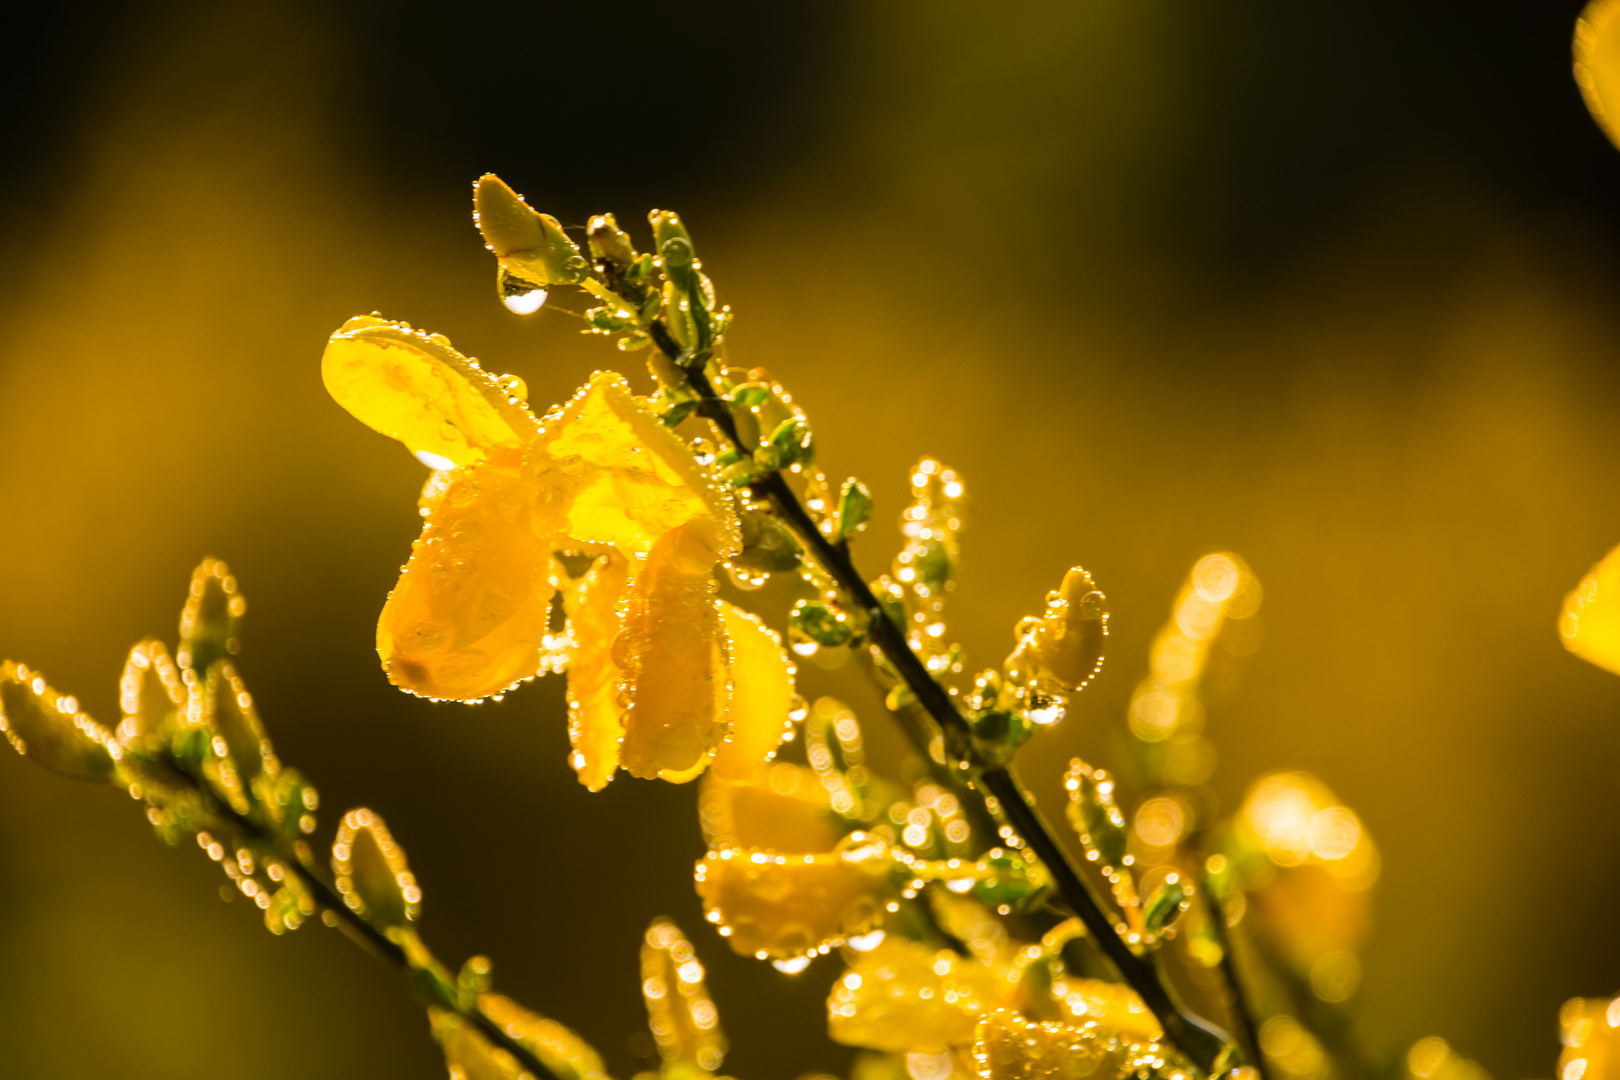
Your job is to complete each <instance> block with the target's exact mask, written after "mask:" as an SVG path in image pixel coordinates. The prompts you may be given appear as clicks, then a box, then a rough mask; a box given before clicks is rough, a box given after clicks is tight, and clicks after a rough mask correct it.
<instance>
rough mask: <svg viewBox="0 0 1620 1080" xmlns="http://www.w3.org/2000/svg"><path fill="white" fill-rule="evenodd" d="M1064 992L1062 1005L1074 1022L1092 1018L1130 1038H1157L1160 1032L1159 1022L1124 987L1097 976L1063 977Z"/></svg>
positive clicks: (1085, 1021)
mask: <svg viewBox="0 0 1620 1080" xmlns="http://www.w3.org/2000/svg"><path fill="white" fill-rule="evenodd" d="M1065 985H1066V986H1067V988H1068V995H1067V996H1066V997H1064V998H1063V1000H1062V1004H1063V1009H1064V1011H1065V1012H1067V1013H1068V1014H1069V1019H1070V1021H1071V1022H1072V1023H1075V1024H1085V1023H1087V1022H1088V1021H1091V1020H1095V1021H1097V1022H1099V1023H1102V1024H1105V1025H1107V1026H1108V1027H1111V1028H1113V1029H1114V1030H1115V1031H1117V1032H1119V1033H1120V1034H1121V1035H1124V1036H1125V1037H1126V1038H1128V1039H1131V1040H1132V1041H1148V1040H1153V1039H1158V1038H1160V1037H1161V1036H1162V1035H1163V1034H1164V1029H1163V1028H1161V1027H1160V1026H1159V1021H1158V1020H1157V1019H1156V1018H1155V1017H1154V1015H1153V1014H1152V1013H1150V1012H1148V1008H1147V1006H1146V1005H1144V1004H1142V999H1141V998H1139V997H1137V996H1136V994H1135V993H1133V992H1132V991H1131V989H1130V987H1128V986H1122V985H1120V984H1119V983H1111V982H1104V981H1103V980H1101V979H1073V978H1071V979H1067V980H1065Z"/></svg>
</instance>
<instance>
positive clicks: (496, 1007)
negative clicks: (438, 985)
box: [430, 993, 607, 1080]
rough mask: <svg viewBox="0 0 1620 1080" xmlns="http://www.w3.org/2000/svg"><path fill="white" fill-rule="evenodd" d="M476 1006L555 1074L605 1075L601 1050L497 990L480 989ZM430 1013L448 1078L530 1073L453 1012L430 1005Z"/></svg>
mask: <svg viewBox="0 0 1620 1080" xmlns="http://www.w3.org/2000/svg"><path fill="white" fill-rule="evenodd" d="M478 1008H479V1011H480V1012H482V1013H483V1014H484V1015H485V1016H487V1017H489V1019H491V1020H493V1021H494V1022H495V1023H496V1024H497V1025H499V1026H500V1027H501V1028H502V1029H503V1030H504V1031H505V1032H506V1033H507V1034H508V1035H510V1036H512V1038H513V1039H515V1040H517V1042H518V1043H519V1045H521V1046H522V1047H523V1048H524V1049H525V1050H528V1051H529V1052H530V1053H531V1054H533V1055H534V1056H535V1057H537V1058H539V1059H540V1061H541V1062H542V1063H543V1064H544V1065H545V1066H546V1068H548V1069H550V1070H551V1074H552V1075H553V1076H555V1077H556V1078H557V1080H605V1078H606V1076H607V1070H606V1069H604V1068H603V1066H602V1058H601V1055H599V1054H598V1053H597V1052H596V1051H595V1050H594V1049H592V1048H591V1046H590V1045H589V1044H588V1043H586V1042H585V1040H584V1039H581V1038H580V1037H579V1036H578V1035H577V1034H575V1033H574V1032H573V1031H571V1030H570V1029H569V1028H567V1027H565V1026H563V1025H562V1024H559V1023H557V1021H555V1020H551V1019H548V1018H546V1017H544V1016H541V1015H539V1014H538V1013H532V1012H530V1011H529V1010H528V1009H525V1008H524V1007H523V1006H521V1005H519V1004H518V1003H517V1002H515V1001H513V1000H512V999H511V998H509V997H504V996H502V995H500V994H490V993H485V994H479V995H478ZM430 1019H431V1021H432V1024H433V1034H434V1036H435V1037H436V1038H437V1039H438V1040H439V1042H440V1044H441V1045H442V1046H443V1047H444V1060H445V1064H446V1065H447V1066H448V1067H449V1069H450V1077H451V1080H522V1078H523V1077H526V1076H529V1075H530V1073H529V1072H527V1071H526V1070H525V1069H524V1068H523V1067H522V1065H520V1064H519V1063H518V1061H517V1059H516V1058H514V1057H513V1056H512V1055H511V1054H509V1053H507V1052H506V1051H505V1050H503V1049H501V1048H499V1047H497V1046H494V1045H492V1044H491V1043H490V1042H489V1041H488V1040H487V1039H485V1038H484V1036H483V1035H482V1034H481V1033H480V1032H479V1031H478V1030H477V1029H476V1028H474V1027H473V1026H472V1025H471V1024H468V1023H467V1022H466V1021H465V1020H462V1019H461V1017H459V1016H457V1015H456V1014H455V1013H452V1012H449V1011H447V1010H444V1009H434V1010H432V1011H431V1013H430Z"/></svg>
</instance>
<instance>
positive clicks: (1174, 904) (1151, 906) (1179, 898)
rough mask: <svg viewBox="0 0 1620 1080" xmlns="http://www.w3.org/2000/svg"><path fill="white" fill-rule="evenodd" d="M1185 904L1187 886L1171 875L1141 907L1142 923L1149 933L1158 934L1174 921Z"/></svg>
mask: <svg viewBox="0 0 1620 1080" xmlns="http://www.w3.org/2000/svg"><path fill="white" fill-rule="evenodd" d="M1186 902H1187V886H1185V885H1183V884H1182V882H1181V878H1180V877H1178V876H1177V875H1175V874H1171V875H1170V876H1169V877H1168V878H1166V879H1165V882H1164V884H1163V885H1160V886H1159V887H1158V888H1157V889H1154V890H1153V895H1151V896H1149V897H1148V898H1147V903H1145V904H1143V905H1142V922H1143V923H1144V924H1146V926H1147V928H1148V930H1149V932H1151V933H1158V932H1159V931H1160V930H1163V929H1164V928H1165V927H1167V926H1169V925H1170V924H1171V923H1173V922H1175V921H1176V919H1177V918H1178V917H1179V916H1180V915H1181V912H1182V910H1183V908H1184V905H1185V904H1186Z"/></svg>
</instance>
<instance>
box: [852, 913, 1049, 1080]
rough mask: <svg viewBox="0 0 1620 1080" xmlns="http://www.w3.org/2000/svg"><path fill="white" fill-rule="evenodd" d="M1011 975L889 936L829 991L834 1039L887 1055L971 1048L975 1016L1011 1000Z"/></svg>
mask: <svg viewBox="0 0 1620 1080" xmlns="http://www.w3.org/2000/svg"><path fill="white" fill-rule="evenodd" d="M1017 978H1018V977H1017V973H1016V970H1015V969H1014V968H1011V967H1007V966H1004V965H994V966H992V965H990V964H985V963H981V962H980V961H979V960H976V959H972V958H969V957H964V956H959V955H957V954H956V953H954V952H952V951H950V950H949V949H933V948H930V947H928V946H927V945H923V944H922V943H920V942H916V941H909V940H907V939H905V938H899V937H894V936H892V935H891V936H889V937H886V938H884V939H883V941H882V942H880V943H879V944H878V945H877V946H876V947H875V948H873V949H871V950H870V951H868V952H865V953H861V954H859V955H857V956H856V957H855V959H854V961H853V962H852V963H851V964H850V967H849V970H848V971H846V972H845V973H844V975H843V977H842V978H840V979H839V980H838V981H837V982H836V983H834V984H833V988H832V993H831V994H829V995H828V997H827V1031H828V1034H829V1035H831V1036H832V1038H833V1040H834V1041H836V1042H841V1043H843V1044H844V1045H846V1046H862V1047H865V1048H867V1049H869V1050H885V1051H889V1052H891V1053H902V1052H921V1053H934V1054H937V1053H942V1052H944V1051H946V1050H951V1049H962V1048H965V1047H968V1046H972V1045H973V1042H974V1031H975V1029H976V1028H977V1026H978V1023H979V1017H980V1016H982V1015H983V1014H985V1013H987V1012H991V1011H994V1010H995V1009H998V1008H1000V1007H1001V1006H1002V1005H1004V1004H1010V1003H1011V1002H1012V1000H1013V997H1014V995H1015V994H1016V992H1017V985H1018V984H1017Z"/></svg>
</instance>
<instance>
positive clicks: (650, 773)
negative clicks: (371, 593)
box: [321, 317, 793, 790]
mask: <svg viewBox="0 0 1620 1080" xmlns="http://www.w3.org/2000/svg"><path fill="white" fill-rule="evenodd" d="M321 370H322V377H323V379H324V381H325V383H326V386H327V389H328V390H329V391H330V392H331V394H332V396H333V398H335V399H336V400H337V401H338V403H339V404H341V405H343V407H344V408H346V409H348V410H349V411H350V412H351V413H353V414H354V415H355V416H356V417H357V418H359V419H360V420H362V421H363V422H365V423H366V424H367V425H369V426H370V427H372V428H374V429H376V430H377V431H379V432H382V433H383V434H385V435H389V436H391V437H393V438H396V439H398V440H400V441H401V442H403V443H404V444H405V445H406V447H407V448H408V449H410V450H411V452H412V453H414V454H416V456H417V457H418V458H420V459H421V460H422V461H424V462H425V463H427V464H428V465H430V466H432V467H433V468H434V469H435V470H436V471H435V472H434V474H433V476H432V477H431V478H430V479H429V481H428V483H427V485H426V487H425V489H424V491H423V495H422V498H421V501H420V505H421V509H422V514H423V516H424V517H425V518H426V522H425V524H424V527H423V531H422V535H421V537H420V538H419V539H418V540H417V542H416V544H415V546H414V547H413V549H412V553H411V558H410V561H409V563H408V564H407V565H406V567H405V570H404V572H403V573H402V574H401V576H400V580H399V584H398V585H396V586H395V588H394V590H393V592H392V593H390V595H389V598H388V602H387V603H386V604H385V605H384V607H383V612H382V616H381V618H380V619H379V620H378V624H377V651H378V654H379V655H380V656H381V658H382V664H383V669H384V670H385V671H386V672H387V674H388V677H389V679H390V681H392V682H393V683H394V684H395V685H397V686H399V687H401V688H402V689H404V690H407V691H409V692H411V693H416V694H421V695H424V696H426V697H431V698H448V699H453V700H458V701H476V700H479V699H482V698H486V697H490V696H494V695H497V694H501V693H504V692H505V691H507V690H509V689H511V688H512V687H514V686H516V685H517V684H519V683H521V682H523V681H525V680H527V679H530V678H532V677H534V676H535V675H537V674H539V673H541V672H542V671H544V670H547V669H549V668H560V667H562V666H563V664H564V663H566V664H567V666H568V670H569V694H568V698H569V737H570V742H571V744H572V747H573V753H572V755H571V761H572V763H573V765H574V768H575V770H576V771H577V772H578V774H579V777H580V780H581V782H582V783H584V784H585V785H586V786H587V787H589V788H591V789H592V790H598V789H600V788H601V787H602V786H603V785H605V784H606V783H607V782H608V781H609V780H610V779H611V778H612V776H613V774H614V772H615V771H616V770H617V769H618V768H619V767H621V766H622V767H624V768H625V769H627V770H628V771H629V772H630V773H632V774H633V775H635V776H640V777H655V776H656V777H661V778H663V779H666V780H671V781H675V782H682V781H686V780H690V779H692V778H693V777H695V776H697V775H698V774H699V773H700V772H702V771H703V770H704V769H705V768H706V767H707V766H708V764H709V762H710V761H711V760H712V759H713V758H714V757H715V755H716V754H717V753H719V754H720V755H721V757H722V760H723V761H725V762H726V764H725V770H726V771H727V772H728V775H736V776H744V775H747V774H748V773H749V772H750V770H752V769H753V768H754V767H755V766H756V765H758V764H760V763H761V762H763V761H764V760H765V759H767V758H768V757H769V756H770V754H771V753H772V752H773V751H774V750H775V746H776V743H777V742H778V741H780V738H781V736H782V734H783V733H784V732H785V729H786V724H787V713H788V710H789V708H790V703H791V701H792V698H793V673H792V667H791V665H790V664H789V663H788V660H787V657H786V654H785V653H784V652H783V651H782V649H781V646H780V643H779V642H778V641H777V640H776V638H775V636H774V635H773V634H771V632H770V631H768V630H766V629H765V627H764V626H763V625H761V624H760V623H759V622H758V620H757V619H754V618H753V617H752V616H749V615H747V614H746V613H743V612H740V611H737V610H736V609H734V608H731V607H729V605H725V604H723V603H722V602H721V601H720V600H719V599H718V598H717V597H716V596H715V595H714V590H715V586H714V580H713V578H714V570H715V567H716V565H717V564H719V563H720V562H721V561H723V560H726V559H729V558H732V557H734V556H735V555H737V554H738V553H739V551H740V550H741V546H742V539H741V531H740V527H739V524H738V518H737V510H736V507H735V505H734V502H733V499H732V496H731V494H730V493H729V491H728V490H726V489H724V488H722V487H720V486H719V485H717V484H715V483H714V482H713V480H712V479H711V477H710V476H709V474H708V472H707V471H706V470H705V469H704V468H703V467H702V466H701V465H700V464H699V463H698V461H697V459H696V457H695V456H694V455H693V454H692V452H691V450H690V449H689V448H688V447H687V445H686V444H685V443H684V442H683V441H682V440H681V439H680V438H679V437H678V436H676V435H675V434H674V433H673V432H671V431H670V430H669V429H668V428H667V427H666V426H665V425H664V424H663V423H662V422H661V421H660V420H659V418H658V417H657V416H655V415H654V414H653V413H652V412H651V411H650V410H649V409H648V408H647V407H646V406H645V405H644V404H642V402H641V401H640V400H639V399H638V398H636V397H635V395H634V394H632V393H631V391H630V388H629V385H628V384H627V383H626V382H625V380H624V379H623V378H622V377H621V376H619V375H616V374H614V373H613V372H598V373H597V374H595V375H594V376H592V377H591V379H590V381H589V382H588V383H586V385H585V386H583V387H581V388H580V390H579V392H578V393H577V394H575V395H574V396H573V398H572V399H570V400H569V401H568V402H566V403H565V404H563V405H562V406H560V407H558V408H557V409H554V410H552V411H551V412H550V413H549V414H547V416H546V417H545V419H544V420H543V421H540V420H537V419H536V418H535V416H534V414H533V413H532V412H530V410H529V408H528V406H527V405H526V404H525V402H524V397H525V394H526V391H525V389H524V387H523V384H522V381H521V380H519V379H516V378H515V377H513V376H504V377H496V376H494V375H492V374H490V373H489V372H486V371H484V370H483V369H482V368H481V367H480V366H479V365H478V363H477V362H476V361H473V360H469V359H467V358H466V357H464V356H462V355H461V354H460V353H458V352H456V351H455V349H453V348H452V347H451V346H450V343H449V342H448V341H447V340H445V339H444V338H443V337H441V336H438V335H429V334H425V333H422V332H420V331H417V330H413V329H412V328H410V327H409V326H407V325H405V324H402V323H390V322H386V321H384V320H382V319H379V318H373V317H366V318H358V319H351V320H350V321H349V322H348V323H345V324H344V326H343V327H342V328H340V329H339V330H338V332H337V333H336V334H334V335H333V336H332V339H331V341H330V342H329V343H328V346H327V349H326V354H325V356H324V357H323V359H322V364H321ZM557 552H567V553H575V554H585V555H589V556H592V557H593V558H594V562H593V564H592V565H591V567H590V569H589V571H588V572H587V573H586V574H585V575H584V577H583V578H582V579H581V580H580V581H578V582H570V581H569V580H568V579H567V576H566V574H565V573H564V571H563V569H562V567H561V565H560V564H559V563H558V561H557V560H556V558H555V554H556V553H557ZM559 586H561V590H560V591H561V592H562V601H563V609H564V614H565V616H566V619H567V629H566V632H565V633H558V632H556V630H555V629H554V628H553V614H552V609H553V602H554V599H555V598H556V596H557V594H558V592H559ZM728 734H730V736H731V738H730V741H729V742H727V741H726V740H727V736H728ZM728 748H729V749H728Z"/></svg>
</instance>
